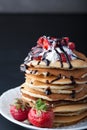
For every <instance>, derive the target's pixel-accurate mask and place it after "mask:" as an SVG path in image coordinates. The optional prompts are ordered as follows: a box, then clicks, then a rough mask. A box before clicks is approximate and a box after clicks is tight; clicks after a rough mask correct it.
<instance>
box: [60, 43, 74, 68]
mask: <svg viewBox="0 0 87 130" xmlns="http://www.w3.org/2000/svg"><path fill="white" fill-rule="evenodd" d="M60 49H61V50H62V51H63V53H64V54H65V56H66V59H67V62H68V64H69V69H72V68H73V66H72V65H71V62H70V59H69V57H68V54H67V52H66V51H65V50H64V49H63V47H62V46H61V45H60Z"/></svg>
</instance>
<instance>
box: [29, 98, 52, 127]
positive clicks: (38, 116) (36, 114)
mask: <svg viewBox="0 0 87 130" xmlns="http://www.w3.org/2000/svg"><path fill="white" fill-rule="evenodd" d="M28 120H29V122H30V123H31V124H33V125H34V126H37V127H41V128H52V127H53V120H54V113H53V111H52V109H49V107H48V106H47V104H46V103H45V102H43V101H42V100H41V99H38V100H37V101H36V104H35V106H34V108H31V109H30V111H29V114H28Z"/></svg>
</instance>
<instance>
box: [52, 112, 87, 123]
mask: <svg viewBox="0 0 87 130" xmlns="http://www.w3.org/2000/svg"><path fill="white" fill-rule="evenodd" d="M85 117H87V111H85V112H83V113H81V114H80V115H76V116H55V119H54V123H57V124H69V123H70V124H71V123H72V124H73V123H74V122H77V121H79V120H81V119H83V118H85Z"/></svg>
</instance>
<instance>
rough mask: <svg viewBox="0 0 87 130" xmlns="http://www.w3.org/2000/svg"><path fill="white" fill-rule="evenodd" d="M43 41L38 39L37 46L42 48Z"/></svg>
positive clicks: (41, 38) (42, 38)
mask: <svg viewBox="0 0 87 130" xmlns="http://www.w3.org/2000/svg"><path fill="white" fill-rule="evenodd" d="M43 40H44V37H40V38H39V39H38V41H37V43H38V45H40V46H42V45H43Z"/></svg>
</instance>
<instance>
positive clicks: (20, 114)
mask: <svg viewBox="0 0 87 130" xmlns="http://www.w3.org/2000/svg"><path fill="white" fill-rule="evenodd" d="M28 112H29V109H26V110H22V109H18V110H17V108H16V106H13V105H11V106H10V113H11V115H12V116H13V118H14V119H16V120H18V121H24V120H26V119H27V118H28Z"/></svg>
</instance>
